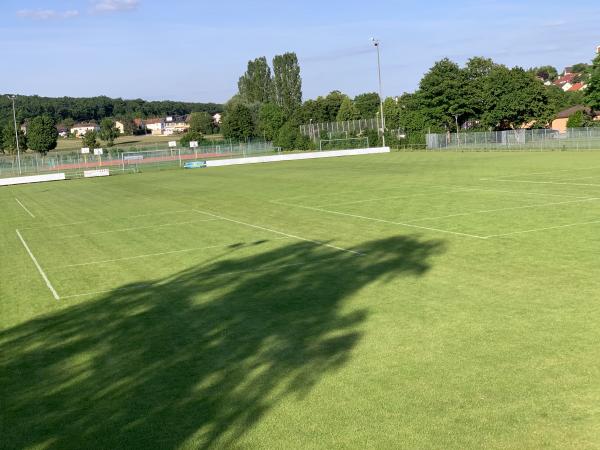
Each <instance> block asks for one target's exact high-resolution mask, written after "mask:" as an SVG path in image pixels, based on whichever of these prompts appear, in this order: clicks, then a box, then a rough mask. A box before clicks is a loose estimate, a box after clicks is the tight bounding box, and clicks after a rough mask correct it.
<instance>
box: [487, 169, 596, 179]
mask: <svg viewBox="0 0 600 450" xmlns="http://www.w3.org/2000/svg"><path fill="white" fill-rule="evenodd" d="M594 169H600V166H594V167H579V168H573V169H558V170H552V171H549V172H530V173H520V174H518V175H505V176H503V177H501V178H502V179H504V178H514V177H527V176H530V175H551V174H554V173H558V172H571V171H575V170H594ZM499 179H500V178H480V180H482V181H495V180H499Z"/></svg>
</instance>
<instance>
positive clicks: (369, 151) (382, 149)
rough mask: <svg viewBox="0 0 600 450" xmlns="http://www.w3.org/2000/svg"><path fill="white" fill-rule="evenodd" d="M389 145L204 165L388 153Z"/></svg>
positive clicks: (228, 164) (229, 164) (214, 163)
mask: <svg viewBox="0 0 600 450" xmlns="http://www.w3.org/2000/svg"><path fill="white" fill-rule="evenodd" d="M389 152H390V148H389V147H376V148H357V149H353V150H331V151H325V152H308V153H289V154H285V153H284V154H281V155H271V156H252V157H249V158H232V159H215V160H208V161H206V167H219V166H233V165H237V164H257V163H265V162H276V161H294V160H297V159H315V158H334V157H338V156H356V155H372V154H376V153H389Z"/></svg>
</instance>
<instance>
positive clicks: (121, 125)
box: [115, 120, 125, 134]
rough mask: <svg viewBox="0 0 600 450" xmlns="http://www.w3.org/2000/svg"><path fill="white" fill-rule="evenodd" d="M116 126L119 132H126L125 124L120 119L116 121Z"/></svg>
mask: <svg viewBox="0 0 600 450" xmlns="http://www.w3.org/2000/svg"><path fill="white" fill-rule="evenodd" d="M115 128H116V129H117V130H119V133H121V134H125V124H124V123H123V122H121V121H120V120H117V121H115Z"/></svg>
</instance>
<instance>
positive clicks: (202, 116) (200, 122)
mask: <svg viewBox="0 0 600 450" xmlns="http://www.w3.org/2000/svg"><path fill="white" fill-rule="evenodd" d="M189 120H190V122H189V123H190V131H194V132H197V133H202V134H212V132H213V130H214V121H213V118H212V116H211V115H210V114H208V113H207V112H193V113H192V114H190V119H189Z"/></svg>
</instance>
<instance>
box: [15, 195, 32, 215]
mask: <svg viewBox="0 0 600 450" xmlns="http://www.w3.org/2000/svg"><path fill="white" fill-rule="evenodd" d="M15 200H16V201H17V203H18V204H19V205H21V208H23V209H24V210H25V211H26V212H27V214H29V215H30V216H31V217H33V218H34V219H35V216H34V215H33V214H32V213H31V211H29V210H28V209H27V208H26V207H25V205H24V204H23V203H21V201H20V200H19V199H18V198H16V197H15Z"/></svg>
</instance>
